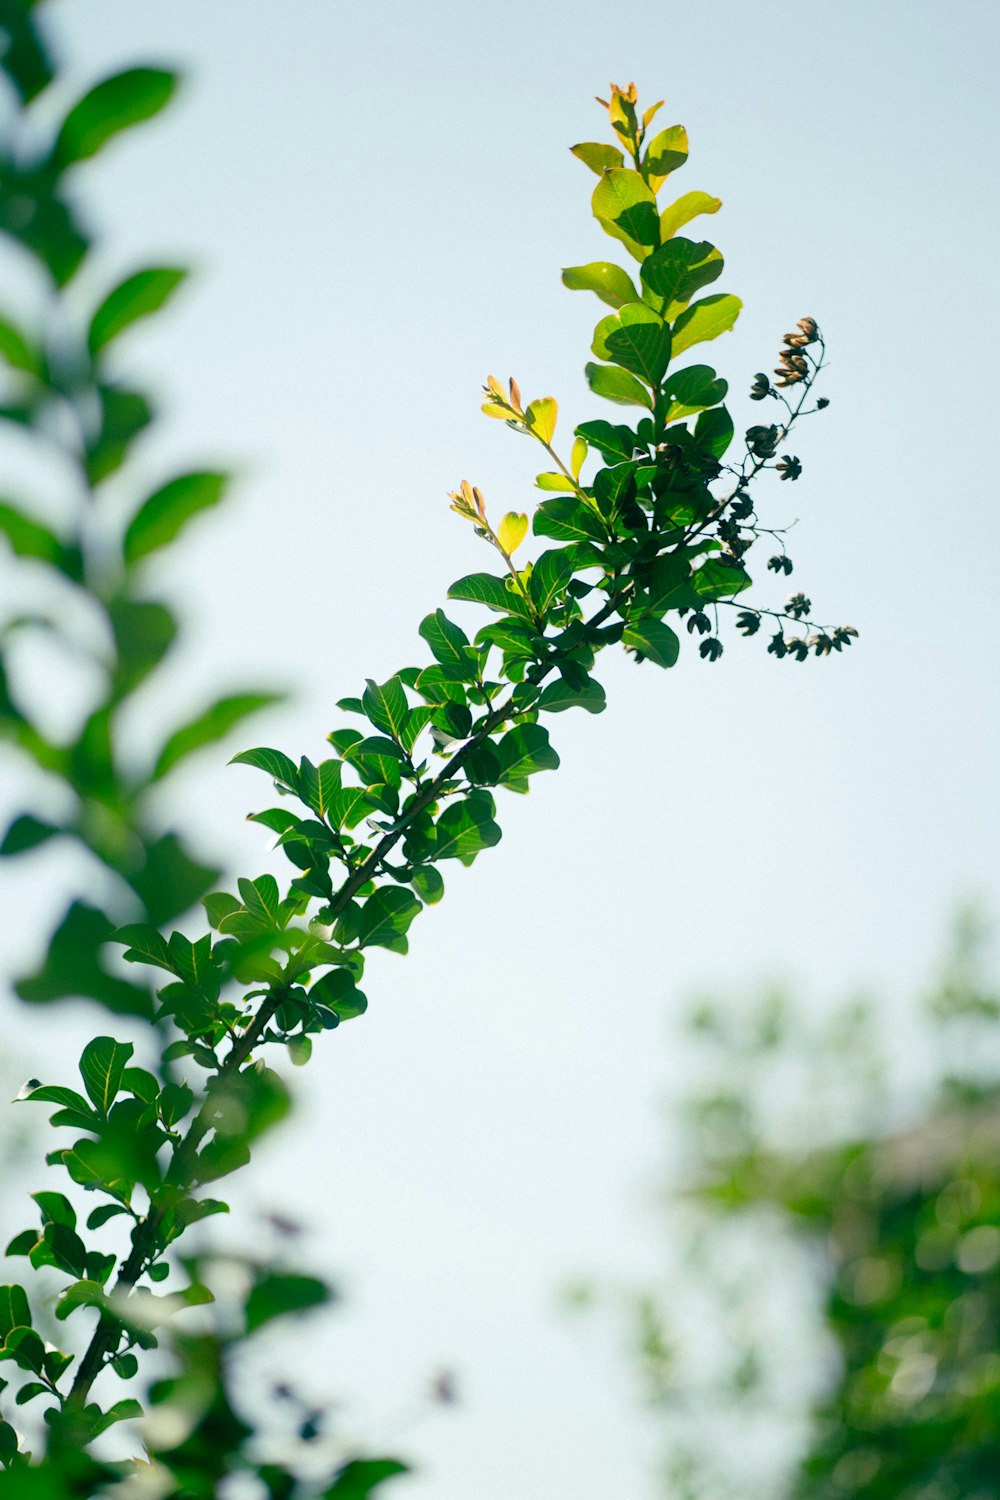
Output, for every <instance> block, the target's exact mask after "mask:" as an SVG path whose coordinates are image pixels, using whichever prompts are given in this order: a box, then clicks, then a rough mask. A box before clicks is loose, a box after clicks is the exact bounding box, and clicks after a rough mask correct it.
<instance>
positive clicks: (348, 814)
mask: <svg viewBox="0 0 1000 1500" xmlns="http://www.w3.org/2000/svg"><path fill="white" fill-rule="evenodd" d="M369 812H371V804H370V802H369V801H368V793H367V789H366V788H365V787H363V786H345V787H343V788H342V789H341V790H340V791H339V792H335V793H334V795H333V796H332V797H331V799H330V807H329V810H328V814H327V816H328V817H329V819H330V822H331V823H332V824H333V825H334V827H335V828H354V827H356V825H357V824H358V823H360V822H361V820H362V818H363V817H365V815H366V814H367V813H369Z"/></svg>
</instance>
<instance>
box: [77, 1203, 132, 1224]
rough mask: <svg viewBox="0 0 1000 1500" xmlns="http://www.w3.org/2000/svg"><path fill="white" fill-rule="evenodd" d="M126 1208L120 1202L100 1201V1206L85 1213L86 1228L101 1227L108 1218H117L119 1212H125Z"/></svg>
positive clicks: (126, 1211)
mask: <svg viewBox="0 0 1000 1500" xmlns="http://www.w3.org/2000/svg"><path fill="white" fill-rule="evenodd" d="M127 1213H128V1209H127V1208H126V1207H125V1206H124V1204H122V1203H102V1204H101V1206H100V1208H95V1209H93V1210H92V1211H91V1212H90V1213H89V1214H88V1215H87V1228H88V1229H102V1228H103V1227H104V1225H105V1224H106V1223H107V1222H108V1220H109V1219H114V1218H117V1217H118V1215H119V1214H127Z"/></svg>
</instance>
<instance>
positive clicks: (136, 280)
mask: <svg viewBox="0 0 1000 1500" xmlns="http://www.w3.org/2000/svg"><path fill="white" fill-rule="evenodd" d="M187 274H188V273H187V271H185V270H182V269H180V268H179V267H170V266H151V267H149V268H148V269H147V270H145V271H135V272H134V273H133V274H132V275H131V276H127V277H126V278H125V280H124V281H120V282H119V283H118V285H117V286H116V287H114V288H113V290H112V291H110V292H109V293H108V295H107V296H106V297H105V298H104V301H103V302H102V303H101V304H100V305H99V307H98V308H97V310H96V311H95V313H94V316H93V317H92V318H91V320H90V328H89V329H88V331H87V344H88V346H89V348H90V352H91V354H98V353H99V352H100V351H101V350H102V349H104V348H106V347H107V345H108V344H110V343H111V341H112V339H116V338H117V337H118V335H119V334H120V333H123V332H124V330H125V329H126V328H128V327H130V325H131V324H133V323H135V322H136V321H137V320H138V319H139V318H146V317H149V315H150V314H151V313H154V312H157V311H159V309H160V308H161V307H163V306H164V305H165V304H166V303H167V302H168V301H169V299H170V298H171V297H172V296H173V294H174V292H175V291H176V290H177V288H178V287H179V286H180V284H181V282H182V281H184V279H185V278H186V276H187Z"/></svg>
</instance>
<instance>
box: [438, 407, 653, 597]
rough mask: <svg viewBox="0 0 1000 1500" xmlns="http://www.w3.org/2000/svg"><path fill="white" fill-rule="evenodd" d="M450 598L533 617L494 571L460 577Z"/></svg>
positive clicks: (517, 594)
mask: <svg viewBox="0 0 1000 1500" xmlns="http://www.w3.org/2000/svg"><path fill="white" fill-rule="evenodd" d="M640 389H641V387H640ZM448 598H449V599H468V600H470V601H471V602H472V603H473V604H485V605H486V608H487V609H493V610H496V611H497V613H498V614H504V615H520V616H521V618H522V619H525V620H530V619H531V611H530V609H529V608H528V605H527V604H526V602H525V600H524V599H523V598H522V596H521V595H520V594H519V593H517V592H516V591H515V590H514V589H513V588H508V587H507V584H506V582H505V580H504V579H503V578H497V577H495V576H494V575H493V574H492V573H470V574H469V576H468V577H467V578H460V579H459V580H458V582H457V583H453V584H452V586H451V588H450V589H449V590H448Z"/></svg>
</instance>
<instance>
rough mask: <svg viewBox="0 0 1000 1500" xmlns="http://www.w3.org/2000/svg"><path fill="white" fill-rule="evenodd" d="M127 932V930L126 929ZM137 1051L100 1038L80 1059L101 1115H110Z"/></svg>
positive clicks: (88, 1045) (119, 1043)
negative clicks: (126, 1066)
mask: <svg viewBox="0 0 1000 1500" xmlns="http://www.w3.org/2000/svg"><path fill="white" fill-rule="evenodd" d="M126 930H127V929H126ZM134 1051H135V1048H134V1047H133V1046H132V1043H131V1042H116V1041H115V1039H114V1037H110V1036H98V1037H95V1038H94V1040H93V1041H92V1042H88V1043H87V1045H86V1047H84V1049H83V1054H82V1056H81V1058H80V1076H81V1077H82V1078H83V1086H84V1088H85V1089H86V1090H87V1093H88V1094H89V1095H90V1097H91V1099H92V1100H93V1102H94V1104H95V1105H96V1107H97V1108H98V1109H99V1110H100V1112H101V1114H103V1115H106V1114H107V1112H108V1110H109V1109H110V1108H111V1106H112V1104H113V1103H114V1102H115V1099H116V1098H117V1096H118V1089H119V1085H120V1084H121V1079H122V1073H123V1072H124V1071H125V1065H126V1063H127V1062H128V1060H129V1058H130V1057H131V1056H132V1053H133V1052H134Z"/></svg>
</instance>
